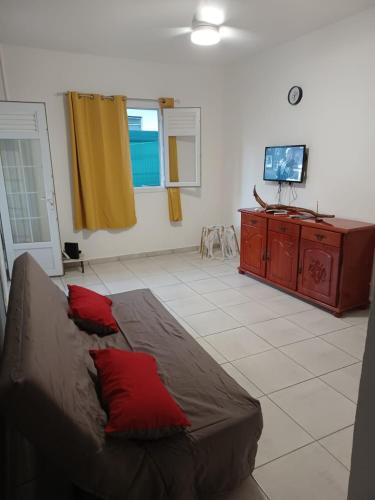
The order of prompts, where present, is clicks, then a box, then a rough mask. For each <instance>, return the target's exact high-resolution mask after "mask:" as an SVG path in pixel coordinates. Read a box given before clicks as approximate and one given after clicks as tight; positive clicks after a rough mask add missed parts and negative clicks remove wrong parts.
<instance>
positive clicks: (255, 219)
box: [241, 213, 267, 227]
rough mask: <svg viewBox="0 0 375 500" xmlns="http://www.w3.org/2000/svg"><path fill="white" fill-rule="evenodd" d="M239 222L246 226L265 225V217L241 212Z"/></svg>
mask: <svg viewBox="0 0 375 500" xmlns="http://www.w3.org/2000/svg"><path fill="white" fill-rule="evenodd" d="M241 223H242V224H246V225H247V226H253V227H257V226H260V227H265V226H267V219H265V218H263V217H259V216H258V215H253V214H245V213H242V218H241Z"/></svg>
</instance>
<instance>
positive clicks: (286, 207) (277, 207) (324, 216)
mask: <svg viewBox="0 0 375 500" xmlns="http://www.w3.org/2000/svg"><path fill="white" fill-rule="evenodd" d="M253 195H254V198H255V199H256V201H257V202H258V203H259V205H260V206H261V207H263V208H264V210H269V209H271V210H293V211H295V212H303V213H306V214H311V215H312V216H313V217H315V218H316V219H328V218H330V219H331V218H332V217H335V216H334V215H329V214H320V213H318V212H315V211H314V210H310V209H309V208H302V207H293V206H291V205H281V204H279V203H278V204H274V205H268V204H267V203H266V202H265V201H263V200H262V198H261V197H260V196H259V194H258V193H257V189H256V186H254V189H253Z"/></svg>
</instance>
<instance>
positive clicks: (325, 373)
mask: <svg viewBox="0 0 375 500" xmlns="http://www.w3.org/2000/svg"><path fill="white" fill-rule="evenodd" d="M308 340H311V339H307V341H308ZM333 347H334V346H333ZM277 350H278V351H279V352H281V353H282V354H284V356H286V357H287V358H289V359H290V360H291V361H294V362H295V363H297V364H298V365H299V366H301V367H302V368H304V369H305V370H307V371H308V372H310V373H312V374H313V375H315V377H321V376H323V375H327V373H330V372H331V371H336V370H339V369H340V368H345V367H346V366H350V365H354V364H356V363H357V362H358V361H357V358H355V357H354V356H351V357H352V358H353V360H355V361H353V363H348V364H344V365H343V366H341V367H338V368H336V369H335V370H330V371H328V372H324V373H320V374H317V373H314V372H313V371H312V370H311V369H309V368H307V367H306V366H304V365H303V364H302V363H300V362H299V361H296V360H295V359H294V358H293V357H292V356H290V355H289V354H287V353H285V352H284V351H282V350H281V349H278V348H277ZM345 354H346V355H348V356H350V355H349V354H348V353H347V352H346V353H345Z"/></svg>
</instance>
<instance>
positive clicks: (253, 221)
mask: <svg viewBox="0 0 375 500" xmlns="http://www.w3.org/2000/svg"><path fill="white" fill-rule="evenodd" d="M250 222H251V223H252V224H254V226H255V224H258V221H257V220H255V219H251V221H250Z"/></svg>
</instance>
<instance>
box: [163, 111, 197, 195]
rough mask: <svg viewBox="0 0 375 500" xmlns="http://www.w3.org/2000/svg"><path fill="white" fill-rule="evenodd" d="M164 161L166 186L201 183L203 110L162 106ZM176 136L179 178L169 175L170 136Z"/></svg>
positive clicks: (191, 185)
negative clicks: (173, 179) (175, 178)
mask: <svg viewBox="0 0 375 500" xmlns="http://www.w3.org/2000/svg"><path fill="white" fill-rule="evenodd" d="M163 131H164V165H165V185H166V187H198V186H200V185H201V149H200V148H201V110H200V108H167V109H164V110H163ZM170 137H176V140H177V157H178V170H179V181H178V182H171V181H170V176H169V148H168V143H169V138H170Z"/></svg>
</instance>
